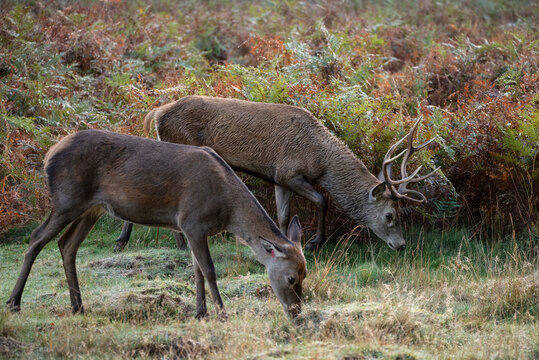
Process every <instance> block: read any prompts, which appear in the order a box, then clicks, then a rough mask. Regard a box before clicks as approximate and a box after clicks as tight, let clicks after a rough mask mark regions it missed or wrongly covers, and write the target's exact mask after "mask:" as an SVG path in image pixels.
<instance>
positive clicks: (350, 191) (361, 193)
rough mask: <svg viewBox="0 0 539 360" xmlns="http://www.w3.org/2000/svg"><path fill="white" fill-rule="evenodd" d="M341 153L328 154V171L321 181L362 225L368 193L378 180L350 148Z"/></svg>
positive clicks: (347, 212)
mask: <svg viewBox="0 0 539 360" xmlns="http://www.w3.org/2000/svg"><path fill="white" fill-rule="evenodd" d="M338 150H340V151H336V150H335V149H333V150H332V151H329V152H328V156H327V163H326V164H327V166H326V171H325V174H324V175H323V176H322V177H321V178H320V180H319V181H318V182H319V184H320V185H321V186H322V187H323V188H324V189H325V190H326V191H328V192H329V193H330V194H331V196H332V197H333V199H334V201H335V202H336V203H337V205H338V206H339V207H340V208H341V209H342V210H343V211H344V212H345V213H346V214H347V215H348V216H349V217H350V218H352V219H354V220H356V221H360V222H361V221H362V220H364V218H365V215H366V214H365V211H366V210H365V209H366V206H365V205H366V204H367V201H368V200H369V196H368V194H369V190H370V189H372V188H373V187H374V186H376V185H377V184H378V183H379V181H378V179H377V178H376V177H375V176H374V175H373V174H371V173H370V172H369V170H368V169H367V167H366V166H365V164H363V162H362V161H361V160H359V159H358V158H357V157H356V156H355V155H354V154H353V153H352V151H351V150H350V149H348V148H346V149H345V151H343V149H338Z"/></svg>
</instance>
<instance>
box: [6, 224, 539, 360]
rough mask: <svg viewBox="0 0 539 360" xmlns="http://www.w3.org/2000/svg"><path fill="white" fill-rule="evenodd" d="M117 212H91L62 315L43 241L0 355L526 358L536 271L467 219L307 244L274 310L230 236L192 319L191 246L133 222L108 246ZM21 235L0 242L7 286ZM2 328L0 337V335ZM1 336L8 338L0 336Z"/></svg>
mask: <svg viewBox="0 0 539 360" xmlns="http://www.w3.org/2000/svg"><path fill="white" fill-rule="evenodd" d="M119 225H120V222H119V221H117V220H112V219H111V218H108V219H103V220H101V221H100V223H98V226H97V228H96V229H95V230H94V231H93V232H92V233H91V235H90V238H89V239H88V240H87V241H86V242H85V243H84V244H83V246H82V248H81V250H80V251H79V260H78V271H79V278H80V280H81V291H82V298H83V303H84V305H85V309H86V313H85V314H84V315H83V316H81V315H71V313H70V303H69V292H68V290H67V283H66V280H65V276H64V274H63V271H62V266H61V258H60V255H59V252H58V249H57V248H56V247H55V246H48V247H46V248H45V249H44V251H43V252H42V253H41V254H40V256H39V257H38V259H37V261H36V264H35V266H34V269H33V271H32V273H31V275H30V278H29V281H28V284H27V286H26V291H25V293H24V294H23V299H22V300H23V301H22V310H21V312H20V313H17V314H10V313H9V312H8V310H7V309H6V308H1V309H0V340H1V339H15V341H16V343H15V344H11V346H10V351H9V352H8V351H5V350H4V351H5V352H3V353H2V351H3V350H2V345H3V344H2V342H0V357H1V356H2V354H3V355H4V356H8V357H10V356H11V357H24V358H64V357H78V358H95V357H105V358H118V359H120V358H125V357H126V356H128V357H132V356H134V357H139V358H169V359H172V358H182V357H186V358H216V359H239V358H247V359H271V358H283V357H286V358H297V359H313V358H314V359H316V358H319V359H328V358H334V359H433V358H440V359H454V358H468V359H485V358H495V359H498V358H499V359H534V358H537V355H538V354H539V347H538V345H539V343H538V342H537V339H538V336H539V324H538V322H537V316H538V315H539V314H538V310H539V307H538V304H537V299H538V297H539V270H538V267H537V265H538V264H537V256H531V255H530V253H529V252H528V251H527V249H526V248H525V247H523V246H522V245H520V244H519V243H518V242H516V241H508V242H506V243H500V244H496V245H491V246H489V245H485V244H484V243H483V242H481V241H479V239H478V238H477V237H474V236H471V235H470V234H469V233H468V232H466V231H447V232H445V233H444V234H443V235H442V236H440V235H439V234H435V233H427V234H425V233H423V232H421V231H420V229H416V230H414V231H411V232H410V233H408V239H410V240H411V241H412V244H413V245H412V246H410V247H409V248H408V249H407V250H405V252H404V253H397V252H394V251H391V250H390V249H389V248H388V247H387V246H386V245H385V244H383V243H381V242H379V241H376V242H373V243H372V244H361V245H360V246H359V247H358V246H357V244H356V243H355V242H354V241H353V238H352V237H349V238H342V239H341V241H340V242H339V243H338V244H330V245H328V246H326V247H325V248H324V251H322V252H321V253H319V254H316V255H312V254H308V255H307V256H308V263H309V264H308V268H309V273H308V276H307V278H306V283H305V289H304V290H305V291H304V299H305V304H304V307H303V311H302V314H301V315H300V316H299V318H298V319H296V320H295V321H290V320H289V319H287V318H286V316H285V314H284V312H283V311H282V308H281V305H280V303H279V301H278V300H277V299H276V298H275V296H274V295H273V293H272V292H271V290H270V289H271V287H270V286H269V280H268V278H267V275H265V271H264V268H263V267H262V266H261V265H260V264H259V263H258V262H257V261H256V259H255V257H254V255H253V254H252V252H251V251H250V250H249V249H248V248H247V247H244V246H239V245H237V244H234V242H233V240H232V239H228V238H216V239H214V241H213V242H212V246H211V252H212V254H213V258H214V260H215V263H216V268H217V273H218V276H219V279H218V281H219V287H220V289H221V293H222V295H223V300H224V302H225V306H226V308H227V312H228V315H229V318H228V320H227V321H225V322H220V321H219V320H218V319H217V316H216V314H215V312H214V311H213V305H212V304H211V303H209V306H210V316H209V318H208V319H206V320H202V321H199V320H196V319H194V313H195V306H194V304H195V295H194V274H193V269H192V266H191V261H190V255H189V253H188V252H183V251H181V250H177V249H175V248H174V244H175V240H174V239H173V237H172V236H171V234H170V233H168V232H164V231H162V230H161V231H159V232H158V231H157V230H156V229H151V230H148V228H143V227H138V228H136V229H135V236H134V239H133V240H132V241H131V242H130V243H129V245H128V251H127V252H124V253H121V254H113V253H112V252H111V247H112V244H113V242H114V239H115V236H116V235H117V228H118V226H119ZM25 248H26V245H24V244H13V245H10V246H2V247H0V256H1V258H2V259H3V261H2V263H1V265H0V266H1V271H2V276H3V278H2V281H1V282H0V294H2V298H3V299H4V298H7V296H8V295H9V293H10V291H11V288H12V286H13V284H14V283H15V280H16V277H17V276H18V271H19V269H20V265H21V263H22V256H21V254H22V252H23V251H24V250H25ZM4 341H5V340H4ZM6 347H7V346H6Z"/></svg>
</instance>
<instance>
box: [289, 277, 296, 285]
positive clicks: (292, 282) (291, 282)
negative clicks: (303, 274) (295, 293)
mask: <svg viewBox="0 0 539 360" xmlns="http://www.w3.org/2000/svg"><path fill="white" fill-rule="evenodd" d="M288 282H289V283H290V285H294V283H295V282H296V279H294V278H293V277H291V276H289V277H288Z"/></svg>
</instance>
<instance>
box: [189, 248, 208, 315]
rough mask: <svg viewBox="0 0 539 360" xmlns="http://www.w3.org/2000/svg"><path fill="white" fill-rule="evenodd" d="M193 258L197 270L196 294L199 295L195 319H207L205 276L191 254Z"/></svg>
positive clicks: (194, 267) (192, 254)
mask: <svg viewBox="0 0 539 360" xmlns="http://www.w3.org/2000/svg"><path fill="white" fill-rule="evenodd" d="M191 257H192V258H193V269H194V270H195V284H196V293H197V313H196V315H195V317H196V318H197V319H202V318H205V317H206V315H207V314H208V310H207V308H206V289H205V288H204V275H203V274H202V270H201V269H200V265H198V261H197V259H196V257H195V254H194V253H193V252H191Z"/></svg>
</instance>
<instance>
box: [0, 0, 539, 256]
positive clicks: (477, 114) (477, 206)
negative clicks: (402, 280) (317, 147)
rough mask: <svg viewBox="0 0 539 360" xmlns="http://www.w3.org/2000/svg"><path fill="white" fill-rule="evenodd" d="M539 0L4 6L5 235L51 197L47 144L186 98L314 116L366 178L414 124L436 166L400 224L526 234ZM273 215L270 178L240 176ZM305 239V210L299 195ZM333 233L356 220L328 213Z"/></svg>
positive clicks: (533, 178)
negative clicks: (420, 201) (278, 106)
mask: <svg viewBox="0 0 539 360" xmlns="http://www.w3.org/2000/svg"><path fill="white" fill-rule="evenodd" d="M537 14H538V5H537V3H534V2H529V1H509V0H496V1H486V0H484V1H483V0H481V1H463V0H460V1H457V0H442V1H429V0H424V1H418V0H401V1H392V0H387V1H362V0H356V1H324V0H313V1H299V0H288V1H286V0H274V1H261V0H258V1H239V0H238V1H232V0H230V1H179V2H177V1H172V0H144V1H142V0H140V1H123V0H109V1H90V0H86V1H54V0H48V1H46V0H44V1H12V0H7V1H3V2H2V3H1V4H0V15H1V16H0V187H1V189H2V196H1V198H0V232H1V230H6V229H9V228H13V227H15V226H19V225H23V224H25V223H28V222H31V221H35V220H39V219H40V218H41V217H42V216H43V215H44V214H45V213H46V212H47V206H48V193H47V189H46V186H45V183H44V178H43V173H42V160H43V156H44V154H45V152H46V151H47V149H48V148H49V147H50V146H51V145H52V144H54V143H55V142H56V141H58V140H59V139H60V138H62V137H63V136H65V135H67V134H68V133H71V132H73V131H76V130H81V129H87V128H100V129H109V130H112V131H117V132H122V133H127V134H133V135H143V133H142V119H143V117H144V115H145V114H146V113H147V112H148V111H149V110H151V109H152V108H154V107H156V106H159V105H161V104H165V103H167V102H170V101H173V100H177V99H179V98H181V97H182V96H186V95H190V94H200V95H210V96H220V97H235V98H240V99H247V100H251V101H263V102H272V103H286V104H291V105H297V106H301V107H304V108H306V109H308V110H309V111H311V112H312V113H313V114H314V115H315V116H316V117H317V118H318V119H319V120H320V121H321V122H322V123H323V124H324V125H325V126H327V127H328V128H329V129H330V130H331V131H332V132H333V133H334V134H335V135H337V136H338V137H339V138H341V139H342V140H343V141H344V142H346V144H347V145H348V146H349V147H350V148H351V149H352V150H353V151H354V152H355V153H356V154H357V155H358V157H359V158H360V159H361V160H362V161H363V162H364V163H365V164H366V165H367V167H368V168H369V169H370V170H371V171H372V172H373V173H375V174H377V173H378V171H379V170H380V167H381V162H382V159H383V157H384V154H385V152H386V151H387V149H388V147H389V146H390V145H391V143H393V142H394V141H395V140H396V139H398V138H399V137H402V136H403V135H404V134H406V132H407V131H408V129H409V127H410V126H411V124H412V123H413V121H414V119H415V118H417V117H418V116H423V117H424V119H425V120H424V122H423V125H422V126H421V128H420V132H419V139H418V141H419V140H425V139H428V138H431V137H433V136H437V140H436V141H435V145H434V146H432V147H431V148H430V149H429V150H428V151H425V152H424V153H423V154H422V155H421V156H418V158H417V159H416V165H418V164H419V163H423V164H424V165H426V166H427V167H428V168H434V167H435V166H441V167H442V172H440V175H439V176H437V177H434V178H431V179H430V180H428V181H427V182H425V183H424V184H421V190H422V191H424V192H425V193H426V195H427V196H428V198H429V203H428V204H427V206H425V207H420V208H416V207H412V206H411V205H410V204H402V205H401V210H402V213H403V217H404V220H405V221H404V222H405V223H406V224H409V223H416V224H422V225H424V226H431V227H434V228H436V229H442V230H443V229H445V228H447V227H456V226H465V227H468V228H470V229H471V230H472V233H473V234H476V235H477V236H480V237H481V238H482V239H485V240H486V239H488V240H489V241H499V240H501V239H503V238H504V237H506V236H508V235H513V236H514V234H515V233H519V234H525V238H527V239H529V240H530V244H531V245H532V246H534V245H533V244H534V243H535V244H537V241H538V240H537V239H538V235H537V228H538V227H537V219H538V203H539V187H538V184H539V169H538V164H537V154H538V149H539V117H538V101H539V95H538V94H539V91H538V90H539V89H538V88H539V81H538V80H539V72H538V71H537V70H538V59H539V53H538V50H539V40H538V37H537V33H538V32H537V30H538V29H537ZM242 178H243V179H244V180H245V181H247V183H248V185H249V187H250V188H251V189H252V190H253V192H254V193H255V195H257V197H258V198H259V200H260V201H261V202H262V204H263V205H264V207H265V208H266V209H267V210H268V211H269V212H270V214H272V215H275V214H274V203H273V201H274V200H273V195H272V190H273V189H272V186H270V185H269V184H265V183H264V182H262V181H260V180H258V179H254V178H251V177H248V176H244V175H242ZM293 207H294V209H293V211H294V212H299V213H300V214H301V217H302V222H303V224H304V227H305V228H306V230H307V233H309V232H312V230H313V229H314V226H315V220H316V218H315V214H314V207H313V206H312V205H311V204H309V203H308V202H306V201H304V200H302V199H299V198H298V197H295V198H294V201H293ZM330 214H331V215H330V217H329V228H330V230H331V232H333V233H344V232H347V231H351V230H352V229H353V227H354V224H352V222H351V221H350V220H348V219H346V217H345V216H344V215H343V214H341V213H340V212H339V211H338V210H337V209H335V208H333V207H332V211H330Z"/></svg>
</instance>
